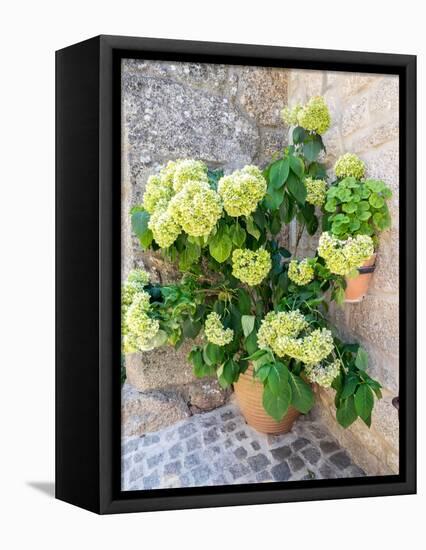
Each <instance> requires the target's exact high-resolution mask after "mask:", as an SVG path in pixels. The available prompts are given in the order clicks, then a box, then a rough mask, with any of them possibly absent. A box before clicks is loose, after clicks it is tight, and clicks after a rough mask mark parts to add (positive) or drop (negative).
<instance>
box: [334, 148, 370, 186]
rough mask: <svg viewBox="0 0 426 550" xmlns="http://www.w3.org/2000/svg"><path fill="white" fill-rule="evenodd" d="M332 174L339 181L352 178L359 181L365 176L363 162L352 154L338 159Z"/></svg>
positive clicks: (346, 154)
mask: <svg viewBox="0 0 426 550" xmlns="http://www.w3.org/2000/svg"><path fill="white" fill-rule="evenodd" d="M334 173H335V174H336V177H337V178H339V179H343V178H348V177H353V178H356V179H357V180H360V179H361V178H363V177H364V174H365V164H364V162H363V161H362V160H361V159H360V158H359V157H357V156H356V155H354V154H352V153H345V154H344V155H342V156H341V157H339V158H338V159H337V161H336V164H335V165H334Z"/></svg>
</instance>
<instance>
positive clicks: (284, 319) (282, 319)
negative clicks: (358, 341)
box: [257, 310, 334, 364]
mask: <svg viewBox="0 0 426 550" xmlns="http://www.w3.org/2000/svg"><path fill="white" fill-rule="evenodd" d="M308 328H309V324H308V322H307V321H306V319H305V318H304V316H303V315H302V314H301V313H300V311H299V310H295V311H290V312H283V311H281V312H278V313H275V312H270V313H268V314H267V315H266V317H265V318H264V319H263V321H262V323H261V325H260V328H259V331H258V333H257V342H258V345H259V348H261V349H264V348H270V349H272V351H273V352H274V353H276V354H277V355H278V356H279V357H284V356H288V357H292V358H294V359H297V360H298V361H301V362H302V363H305V364H315V363H319V362H320V361H322V360H323V359H325V358H326V357H328V356H329V355H330V353H331V352H332V351H333V349H334V342H333V336H332V334H331V332H330V331H329V330H328V329H325V328H323V329H315V330H313V331H312V332H309V333H308V334H306V335H305V336H303V337H299V336H300V333H301V332H302V331H306V330H307V329H308Z"/></svg>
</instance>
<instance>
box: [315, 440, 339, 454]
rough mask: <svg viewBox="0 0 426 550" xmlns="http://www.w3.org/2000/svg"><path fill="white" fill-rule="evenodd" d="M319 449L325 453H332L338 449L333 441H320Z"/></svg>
mask: <svg viewBox="0 0 426 550" xmlns="http://www.w3.org/2000/svg"><path fill="white" fill-rule="evenodd" d="M320 447H321V450H322V451H324V452H325V453H326V454H330V453H334V452H335V451H338V450H339V445H337V443H336V442H335V441H321V443H320Z"/></svg>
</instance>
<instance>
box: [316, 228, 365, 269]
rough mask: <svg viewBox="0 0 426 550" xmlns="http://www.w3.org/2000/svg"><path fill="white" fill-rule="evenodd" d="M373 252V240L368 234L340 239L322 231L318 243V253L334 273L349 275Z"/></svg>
mask: <svg viewBox="0 0 426 550" xmlns="http://www.w3.org/2000/svg"><path fill="white" fill-rule="evenodd" d="M373 253H374V246H373V240H372V239H371V237H369V236H368V235H357V236H356V237H349V238H348V239H347V240H346V241H341V240H339V239H337V238H336V237H334V236H332V235H330V233H328V232H324V233H322V235H321V237H320V239H319V243H318V255H319V256H321V258H324V260H325V263H326V265H327V267H328V269H329V270H330V271H331V273H335V274H336V275H349V274H350V273H351V272H353V271H354V270H355V269H356V268H357V267H360V266H361V265H362V264H363V263H364V262H365V261H366V260H368V258H370V257H371V256H372V255H373Z"/></svg>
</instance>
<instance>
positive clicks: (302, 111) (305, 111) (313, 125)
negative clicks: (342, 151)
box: [281, 96, 331, 134]
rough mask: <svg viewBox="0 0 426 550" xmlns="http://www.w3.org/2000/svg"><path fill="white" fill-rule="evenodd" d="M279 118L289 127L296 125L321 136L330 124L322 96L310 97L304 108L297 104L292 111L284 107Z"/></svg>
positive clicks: (328, 113)
mask: <svg viewBox="0 0 426 550" xmlns="http://www.w3.org/2000/svg"><path fill="white" fill-rule="evenodd" d="M281 117H282V119H283V120H284V122H285V123H286V124H288V125H290V126H296V125H298V126H301V127H302V128H304V129H305V130H308V132H315V133H316V134H323V133H324V132H326V131H327V130H328V129H329V128H330V124H331V117H330V112H329V110H328V107H327V104H326V102H325V101H324V98H323V97H322V96H315V97H311V99H310V100H309V101H308V103H306V105H304V106H301V105H300V104H297V105H296V106H295V107H293V109H290V108H289V107H285V108H284V109H283V110H282V111H281Z"/></svg>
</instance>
